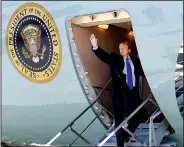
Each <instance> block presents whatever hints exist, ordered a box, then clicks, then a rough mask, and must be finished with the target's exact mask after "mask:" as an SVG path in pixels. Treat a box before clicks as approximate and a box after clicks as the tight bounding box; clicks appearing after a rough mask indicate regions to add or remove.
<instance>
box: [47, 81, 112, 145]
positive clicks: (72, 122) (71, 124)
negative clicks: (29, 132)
mask: <svg viewBox="0 0 184 147" xmlns="http://www.w3.org/2000/svg"><path fill="white" fill-rule="evenodd" d="M111 81H112V78H110V80H109V81H108V82H107V83H106V85H105V86H104V88H103V89H102V90H101V91H100V93H99V94H98V95H97V97H96V100H95V101H94V102H92V103H91V104H90V105H89V106H88V107H87V108H86V109H84V110H83V111H82V112H81V113H80V114H79V115H78V116H77V117H76V118H75V119H73V120H72V121H71V122H70V123H69V124H68V125H67V126H66V127H64V129H62V130H61V131H60V132H59V133H58V134H56V136H54V137H53V138H52V139H51V140H50V141H49V142H48V143H47V144H46V146H49V145H50V144H51V143H53V142H54V141H55V140H56V139H57V138H58V137H59V136H60V135H61V134H62V133H64V132H65V131H66V130H67V129H68V128H69V127H71V126H73V125H74V123H75V121H76V120H78V119H79V118H80V117H81V116H82V115H83V114H84V113H85V112H86V111H87V110H88V109H89V108H91V107H92V106H93V105H94V104H95V103H96V102H97V101H98V100H99V99H100V96H101V94H102V93H103V92H104V90H105V89H106V88H107V86H108V85H109V83H110V82H111Z"/></svg>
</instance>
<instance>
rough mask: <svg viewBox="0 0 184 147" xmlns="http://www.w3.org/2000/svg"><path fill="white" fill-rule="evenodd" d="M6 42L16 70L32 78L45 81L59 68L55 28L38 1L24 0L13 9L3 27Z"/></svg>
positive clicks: (29, 78) (59, 51) (33, 80)
mask: <svg viewBox="0 0 184 147" xmlns="http://www.w3.org/2000/svg"><path fill="white" fill-rule="evenodd" d="M6 46H7V50H8V55H9V58H10V60H11V62H12V64H13V65H14V67H15V68H16V70H17V71H18V72H19V73H20V74H21V75H22V76H24V77H25V78H26V79H28V80H30V81H32V82H36V83H46V82H49V81H51V80H52V79H53V78H54V77H55V76H56V75H57V73H58V71H59V69H60V66H61V41H60V35H59V31H58V29H57V26H56V24H55V22H54V20H53V18H52V16H51V15H50V14H49V12H48V11H47V10H46V9H45V8H44V7H42V6H41V5H40V4H37V3H26V4H23V5H22V6H20V7H19V8H18V9H17V10H16V11H15V12H14V14H13V15H12V17H11V19H10V21H9V23H8V27H7V32H6Z"/></svg>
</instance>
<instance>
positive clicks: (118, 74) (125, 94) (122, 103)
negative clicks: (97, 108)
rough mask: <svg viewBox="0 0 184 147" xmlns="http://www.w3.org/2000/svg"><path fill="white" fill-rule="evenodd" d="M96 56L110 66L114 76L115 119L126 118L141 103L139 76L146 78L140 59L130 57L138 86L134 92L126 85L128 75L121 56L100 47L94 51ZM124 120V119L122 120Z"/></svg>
mask: <svg viewBox="0 0 184 147" xmlns="http://www.w3.org/2000/svg"><path fill="white" fill-rule="evenodd" d="M93 52H94V53H95V55H96V56H97V57H98V58H99V59H100V60H101V61H103V62H104V63H107V64H109V66H110V71H111V75H112V93H113V101H112V102H113V107H114V108H113V109H114V111H115V114H114V115H115V117H118V118H119V117H126V116H128V115H129V114H130V113H131V112H132V111H133V110H135V108H136V107H137V106H138V105H139V104H140V103H141V101H140V97H139V76H142V77H145V75H144V72H143V69H142V66H141V63H140V60H139V58H136V57H130V58H131V60H132V62H133V64H134V69H135V71H134V73H135V80H136V84H135V87H134V88H133V90H132V91H131V92H130V89H129V87H128V85H127V83H126V75H125V74H123V68H124V60H123V57H122V56H121V55H118V54H115V53H111V54H108V53H106V52H105V51H104V50H103V49H101V48H100V47H98V49H97V50H93ZM120 112H121V113H120ZM122 119H123V118H122Z"/></svg>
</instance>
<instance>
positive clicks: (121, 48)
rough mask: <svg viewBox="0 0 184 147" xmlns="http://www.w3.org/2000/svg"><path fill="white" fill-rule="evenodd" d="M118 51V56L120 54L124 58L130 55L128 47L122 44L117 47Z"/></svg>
mask: <svg viewBox="0 0 184 147" xmlns="http://www.w3.org/2000/svg"><path fill="white" fill-rule="evenodd" d="M119 51H120V54H121V55H122V56H124V57H127V56H129V54H130V49H129V48H128V45H126V44H123V43H121V44H120V45H119Z"/></svg>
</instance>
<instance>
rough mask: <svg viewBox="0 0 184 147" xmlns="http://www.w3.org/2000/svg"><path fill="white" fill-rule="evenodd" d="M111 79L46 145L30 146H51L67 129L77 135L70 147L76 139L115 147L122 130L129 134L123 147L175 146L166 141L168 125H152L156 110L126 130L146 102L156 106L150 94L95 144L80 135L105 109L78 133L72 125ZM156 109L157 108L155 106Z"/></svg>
mask: <svg viewBox="0 0 184 147" xmlns="http://www.w3.org/2000/svg"><path fill="white" fill-rule="evenodd" d="M111 80H112V79H110V80H109V81H108V82H107V84H106V85H105V87H104V88H103V89H102V90H101V92H100V93H99V94H98V96H97V98H96V100H95V101H94V102H92V103H91V104H90V105H89V106H88V107H87V108H86V109H85V110H84V111H82V112H81V113H80V114H79V115H78V116H77V117H76V118H75V119H74V120H73V121H71V122H70V123H69V124H68V125H67V126H66V127H65V128H64V129H63V130H62V131H60V132H59V133H58V134H57V135H56V136H55V137H53V138H52V139H51V140H50V141H49V142H48V143H47V144H36V143H32V144H31V145H32V146H52V145H51V144H52V143H53V142H54V141H55V140H56V139H57V138H58V137H59V136H60V135H62V134H63V133H64V132H65V131H66V130H67V129H70V130H71V131H72V132H73V133H74V134H76V135H77V137H76V138H75V139H74V140H73V141H72V142H71V143H70V144H69V145H68V146H72V145H73V144H74V143H75V142H76V140H77V139H79V138H80V139H82V140H83V141H84V142H85V143H87V144H88V145H89V146H92V147H94V146H96V147H97V146H98V147H100V146H117V142H116V136H115V134H116V132H117V131H118V130H119V129H120V128H123V129H124V130H125V131H126V132H127V133H129V134H130V136H131V137H130V138H129V141H128V142H125V143H124V144H125V146H176V143H175V142H172V141H169V140H168V139H167V136H168V135H170V132H169V131H168V127H169V123H168V122H167V120H166V119H165V118H164V119H163V120H162V121H161V122H160V123H154V119H155V118H156V117H158V116H159V115H160V114H161V113H162V112H161V111H160V110H159V108H157V110H156V111H155V112H154V113H153V114H152V115H151V117H150V118H149V119H148V121H147V122H145V123H141V124H140V125H139V126H138V127H137V129H136V131H135V132H131V131H130V130H128V128H127V127H128V121H129V120H130V119H131V118H132V117H133V116H134V115H135V114H136V113H137V112H138V111H139V110H140V109H141V108H142V107H143V106H144V105H145V104H146V103H147V102H148V101H151V102H152V103H153V104H155V105H156V106H157V104H156V102H155V101H154V100H153V99H152V94H150V95H149V96H148V98H147V99H146V100H144V101H143V103H142V104H141V105H140V106H139V107H137V108H136V109H135V110H134V111H133V112H132V113H131V114H130V115H129V116H128V117H127V118H126V119H125V120H124V121H123V122H122V123H121V124H120V125H119V126H118V127H117V128H115V127H114V123H113V124H112V125H111V127H110V128H109V129H108V130H107V131H106V132H105V133H104V136H102V137H101V138H100V139H99V140H98V141H96V142H95V143H91V142H89V141H88V140H87V139H86V138H85V137H84V136H83V135H82V134H83V133H84V132H85V131H86V130H87V129H88V128H89V126H90V125H91V124H92V123H93V122H94V121H95V120H96V119H97V118H98V117H99V116H100V114H102V113H103V112H104V111H106V109H105V108H103V109H101V111H100V112H99V113H98V114H97V115H96V117H95V118H94V119H93V120H92V121H91V122H90V123H89V124H88V125H87V126H86V127H85V128H84V130H83V131H82V132H81V133H78V132H77V131H76V130H75V129H74V128H73V125H74V123H75V122H76V121H77V120H78V119H79V118H80V117H81V116H83V114H85V112H87V110H89V109H90V108H92V106H93V105H94V104H95V103H96V102H98V101H99V100H100V95H101V94H102V93H103V92H104V90H105V89H106V88H107V86H108V85H109V83H110V82H111ZM157 107H158V106H157Z"/></svg>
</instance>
